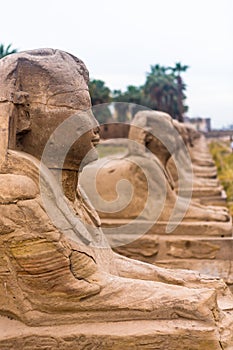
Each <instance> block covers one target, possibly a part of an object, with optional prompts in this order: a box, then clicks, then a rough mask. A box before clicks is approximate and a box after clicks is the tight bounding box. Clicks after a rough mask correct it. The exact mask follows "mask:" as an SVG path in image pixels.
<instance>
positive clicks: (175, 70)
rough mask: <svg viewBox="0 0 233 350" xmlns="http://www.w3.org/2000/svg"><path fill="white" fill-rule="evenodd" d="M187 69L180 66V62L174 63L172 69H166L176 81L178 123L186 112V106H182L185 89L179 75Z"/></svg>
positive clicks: (184, 66)
mask: <svg viewBox="0 0 233 350" xmlns="http://www.w3.org/2000/svg"><path fill="white" fill-rule="evenodd" d="M188 68H189V66H187V65H182V64H181V62H177V63H175V66H174V67H168V69H170V70H171V72H172V73H173V74H174V78H175V79H176V83H177V93H178V94H177V106H178V111H177V112H178V113H177V119H178V120H179V121H180V122H183V121H184V118H183V114H184V112H186V111H187V106H185V105H184V100H185V98H186V96H185V94H184V91H185V89H186V85H185V84H184V82H183V79H182V78H181V73H184V72H186V71H187V69H188Z"/></svg>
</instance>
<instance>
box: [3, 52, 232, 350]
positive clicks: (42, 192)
mask: <svg viewBox="0 0 233 350" xmlns="http://www.w3.org/2000/svg"><path fill="white" fill-rule="evenodd" d="M0 77H1V79H0V135H1V136H0V325H1V329H2V331H1V330H0V348H1V349H5V348H12V349H16V348H24V347H23V345H22V344H23V343H22V342H23V341H24V342H26V343H27V341H28V344H29V343H30V348H31V349H37V348H38V344H39V345H40V346H41V348H43V347H44V348H46V346H47V348H51V349H55V348H62V349H68V348H69V349H84V348H85V349H86V348H92V349H95V348H96V349H97V348H98V349H109V348H110V347H111V348H112V349H120V348H124V349H136V348H142V349H144V348H145V349H149V348H150V346H151V344H154V345H153V346H154V348H158V347H159V348H160V349H167V348H168V344H169V349H171V350H172V349H177V348H179V346H180V344H183V345H186V346H188V348H190V349H200V350H201V349H207V348H211V349H230V347H231V346H232V344H233V296H232V294H231V292H230V291H229V289H228V287H227V286H226V284H225V283H224V282H223V281H222V280H221V279H219V278H214V277H208V276H205V275H201V274H199V273H198V272H194V271H188V270H179V269H167V268H163V267H159V266H156V265H155V264H148V263H145V262H141V261H139V260H134V259H130V258H128V257H125V256H124V255H122V254H118V253H117V252H114V251H113V250H112V249H111V247H110V245H109V243H108V240H107V239H106V237H105V235H104V234H103V231H102V228H101V221H100V219H99V217H98V214H97V213H96V211H95V209H94V208H93V206H92V204H91V203H90V201H89V200H88V198H87V197H86V195H85V193H84V192H83V190H82V188H80V186H79V177H80V171H81V170H82V169H83V167H84V165H85V164H86V163H88V162H91V161H94V160H96V159H97V152H96V149H95V146H96V144H97V142H98V140H99V127H98V124H97V122H96V120H95V118H94V115H93V114H92V112H91V101H90V96H89V92H88V71H87V69H86V67H85V65H84V63H83V62H82V61H81V60H79V59H78V58H76V57H74V56H73V55H71V54H68V53H66V52H63V51H60V50H53V49H41V50H33V51H27V52H23V53H17V54H12V55H9V56H8V57H5V58H4V59H1V60H0ZM153 113H154V112H150V113H149V114H143V113H141V114H140V115H139V116H138V117H136V119H135V124H134V125H133V127H132V128H133V129H132V131H131V136H130V138H131V139H132V145H131V146H132V149H131V151H132V153H130V150H129V153H130V154H129V158H123V159H120V160H114V161H112V162H113V164H111V165H110V167H115V168H114V169H115V170H114V172H113V171H110V172H108V171H107V172H106V171H105V172H104V174H101V175H100V176H101V180H99V179H98V178H97V183H98V182H102V183H104V184H105V189H106V191H109V193H111V192H112V191H113V190H112V188H111V181H110V178H112V177H111V174H112V175H113V177H114V173H115V174H117V177H118V176H119V175H121V173H122V171H125V173H124V176H125V174H126V175H127V176H129V177H130V179H132V177H131V174H132V173H133V174H134V168H132V167H131V166H130V165H129V160H128V159H130V157H132V159H133V161H134V158H135V159H136V161H135V164H136V165H137V166H138V165H140V162H141V160H142V161H143V166H142V169H145V167H146V168H147V169H148V173H150V170H151V169H152V170H153V171H155V172H157V170H158V174H159V175H158V176H160V175H161V174H165V176H166V177H165V179H166V181H164V185H163V186H162V188H163V187H164V188H165V189H166V192H167V196H168V198H169V201H168V202H167V200H166V198H165V205H164V207H163V208H164V209H163V210H162V211H161V213H160V214H158V215H157V216H158V220H157V222H158V225H159V222H160V221H161V220H162V221H166V220H167V218H168V215H170V211H171V207H172V206H173V205H174V202H175V201H176V196H177V194H176V190H175V187H174V186H173V184H172V183H171V181H170V180H169V179H170V177H171V176H170V175H169V173H168V172H167V170H166V165H167V162H168V160H169V159H168V158H169V157H168V156H167V155H166V154H165V153H164V160H165V159H166V163H164V164H163V160H162V159H161V160H160V161H158V159H157V158H156V160H155V159H154V158H153V157H152V155H153V154H154V153H156V149H157V147H159V146H158V144H156V142H157V141H156V140H155V139H154V138H153V137H150V135H149V134H147V133H145V134H141V136H140V137H141V138H140V142H141V145H139V153H140V152H141V151H142V148H141V146H142V147H144V146H145V139H146V138H147V141H146V146H147V147H148V149H149V150H150V153H149V155H146V157H144V155H143V154H137V144H138V142H136V147H135V140H134V135H135V130H136V129H137V128H138V125H139V128H140V131H142V129H143V127H144V126H145V127H146V128H147V127H148V128H153V118H154V116H153ZM159 118H160V117H159ZM164 120H165V122H166V127H165V129H164V130H165V131H166V130H167V131H168V130H169V128H170V127H171V125H172V123H173V122H172V120H171V119H170V117H167V116H165V117H164ZM69 122H70V123H69ZM137 122H138V123H139V124H138V125H137ZM141 123H142V124H143V125H141ZM61 126H62V127H63V128H62V129H59V128H60V127H61ZM135 128H136V129H135ZM59 130H60V131H59ZM61 130H62V131H61ZM147 130H148V129H147ZM59 132H60V133H59ZM71 135H73V136H71ZM74 135H76V136H77V139H75V136H74ZM171 136H172V135H171ZM140 142H139V143H140ZM174 142H175V140H174V139H171V140H170V141H169V147H170V148H171V147H173V145H174ZM143 143H144V144H143ZM160 143H161V142H160ZM177 149H178V148H177ZM161 152H162V143H161ZM41 160H42V161H43V162H41ZM61 160H62V161H61ZM118 162H119V163H118ZM84 169H85V167H84ZM111 170H112V168H111ZM188 170H189V169H188ZM82 171H83V172H84V170H82ZM178 173H179V172H178ZM86 176H89V175H88V174H86ZM143 176H144V175H143V174H139V176H135V178H134V175H133V178H134V180H135V182H136V181H139V182H140V181H141V179H144V177H143ZM104 177H105V178H104ZM126 178H127V177H126ZM157 180H159V178H158V177H157V175H155V180H153V179H152V192H151V193H152V195H153V196H154V195H156V194H157V189H156V190H155V188H154V187H153V186H154V184H156V182H157ZM149 185H151V184H149ZM149 185H148V186H149ZM109 186H110V187H109ZM137 186H140V187H141V188H143V186H144V185H143V184H141V183H140V184H139V185H137ZM188 191H189V189H188ZM159 195H161V196H162V192H161V193H159ZM153 196H152V199H153ZM183 198H184V199H183V200H181V201H180V202H179V203H178V206H182V205H184V204H183V203H186V204H185V205H187V203H188V202H186V200H187V197H183ZM185 198H186V199H185ZM142 199H143V200H144V198H142ZM150 200H151V198H150ZM188 200H189V199H188ZM139 206H140V203H139ZM149 208H151V210H152V211H154V208H155V206H154V203H153V201H152V202H150V203H149ZM131 209H132V213H133V214H132V215H133V216H132V217H133V218H134V217H135V216H137V215H138V213H137V208H136V206H135V207H134V204H133V207H132V208H131ZM186 209H187V208H185V209H184V208H181V211H182V212H183V211H184V218H185V221H186V220H187V221H188V222H189V220H190V219H192V218H194V217H195V216H196V215H200V218H201V220H203V221H205V220H209V221H211V222H212V221H215V222H216V223H217V225H218V223H220V225H226V226H227V228H226V229H225V231H226V232H228V225H230V224H231V222H230V218H229V215H228V213H227V212H226V210H225V209H223V208H216V207H212V206H211V207H209V208H208V209H206V208H203V206H202V204H200V203H197V202H191V204H190V206H189V207H188V209H187V210H186ZM126 210H127V208H126ZM156 210H157V209H156ZM178 213H179V210H178ZM130 215H131V214H128V213H127V215H126V214H125V216H124V210H123V211H122V216H121V218H122V217H127V218H130ZM150 215H151V212H150V210H148V211H146V212H145V218H146V220H148V221H150V219H151V217H150ZM177 215H178V214H177ZM178 216H179V215H178ZM174 218H175V219H174V220H173V221H174V222H176V218H177V217H176V216H174ZM156 225H157V223H155V226H156ZM210 229H211V227H210ZM92 325H93V326H92ZM26 343H25V344H26ZM46 344H47V345H46ZM48 344H52V345H48ZM49 346H50V347H49ZM88 346H89V347H88ZM192 346H193V347H192Z"/></svg>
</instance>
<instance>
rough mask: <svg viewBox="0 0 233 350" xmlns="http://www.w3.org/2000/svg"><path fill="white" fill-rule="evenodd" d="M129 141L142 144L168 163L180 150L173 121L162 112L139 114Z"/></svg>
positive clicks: (132, 125) (135, 118) (133, 122)
mask: <svg viewBox="0 0 233 350" xmlns="http://www.w3.org/2000/svg"><path fill="white" fill-rule="evenodd" d="M129 139H130V140H134V141H136V142H137V143H138V144H142V145H144V146H145V147H146V149H148V150H149V151H150V152H152V153H153V154H155V155H156V156H157V157H158V158H160V159H161V160H162V159H164V160H165V161H167V160H168V159H169V158H170V157H171V155H172V154H174V153H175V152H176V151H177V150H178V148H179V138H178V133H177V131H176V129H175V128H174V124H173V119H172V118H171V116H170V115H169V114H167V113H164V112H160V111H141V112H138V113H137V114H136V115H135V117H134V119H133V121H132V124H131V126H130V131H129Z"/></svg>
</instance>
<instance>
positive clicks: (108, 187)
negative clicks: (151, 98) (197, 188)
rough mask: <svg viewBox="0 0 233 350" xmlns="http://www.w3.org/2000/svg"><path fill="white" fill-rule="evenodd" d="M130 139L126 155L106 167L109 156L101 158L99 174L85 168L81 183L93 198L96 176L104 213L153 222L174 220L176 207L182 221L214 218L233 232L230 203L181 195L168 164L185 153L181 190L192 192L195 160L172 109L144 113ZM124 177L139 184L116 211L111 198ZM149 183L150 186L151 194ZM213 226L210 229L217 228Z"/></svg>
mask: <svg viewBox="0 0 233 350" xmlns="http://www.w3.org/2000/svg"><path fill="white" fill-rule="evenodd" d="M153 132H156V133H157V135H160V136H161V135H163V137H164V140H165V141H164V142H167V144H169V148H170V149H168V147H167V145H165V144H164V143H163V142H162V141H160V140H159V138H158V137H155V136H154V135H153ZM129 141H132V142H130V143H129V147H128V153H127V154H126V155H125V156H123V157H121V158H120V159H119V158H117V159H112V158H110V159H107V160H106V162H104V165H103V166H101V165H102V164H103V161H101V162H100V165H99V166H98V164H97V163H96V164H95V167H96V173H94V172H93V168H92V167H90V168H86V169H85V170H84V172H83V176H82V178H81V183H82V185H83V187H84V188H85V190H86V192H87V194H88V195H89V197H90V198H91V197H93V195H92V192H93V188H92V186H90V181H92V182H94V180H96V187H97V191H98V193H99V195H100V196H99V197H100V199H101V197H102V198H103V199H105V200H106V201H107V202H106V211H105V210H103V211H101V210H98V211H99V214H100V217H101V218H104V219H109V220H110V219H134V218H137V217H140V218H141V219H142V220H151V221H152V220H154V219H155V217H156V220H157V223H158V222H168V221H169V218H170V217H171V214H172V211H173V209H174V208H175V207H176V209H177V212H179V211H180V212H182V213H184V215H183V217H182V223H184V222H189V223H190V222H203V223H205V222H213V223H214V225H213V227H214V230H216V227H218V229H219V231H222V229H223V227H224V226H225V228H226V231H227V232H228V233H229V234H231V233H232V224H231V219H230V216H229V213H228V211H227V209H226V208H225V207H215V206H204V205H201V204H200V203H197V202H196V201H192V200H191V201H190V203H187V201H186V200H185V199H183V198H182V196H178V195H177V193H176V191H175V183H174V179H173V177H172V174H171V173H170V171H169V168H167V163H168V161H169V159H170V158H171V156H172V154H173V155H175V154H176V155H180V154H181V156H180V157H179V160H178V161H177V162H176V168H177V169H178V170H179V173H178V175H179V187H180V192H181V194H182V193H183V192H185V191H187V192H188V193H189V194H190V196H191V194H192V193H191V191H192V178H193V177H192V160H191V159H190V160H187V157H188V152H186V153H184V152H183V151H184V147H185V145H184V143H182V139H181V137H180V135H179V133H178V132H176V130H175V127H174V124H173V120H172V118H171V117H170V116H169V115H168V114H166V113H163V112H157V111H140V112H138V113H137V114H136V115H135V117H134V119H133V121H132V124H131V127H130V131H129ZM139 146H140V147H139ZM144 170H145V171H147V174H148V176H145V175H143V171H144ZM90 178H91V180H90ZM103 178H105V179H106V182H105V181H104V182H103V181H102V179H103ZM122 179H126V180H128V181H129V182H131V183H132V185H133V188H134V194H133V197H132V200H131V201H130V203H129V204H128V205H126V206H124V207H123V204H122V202H124V203H126V200H122V202H121V201H119V208H122V207H123V208H122V209H120V210H114V211H113V212H110V211H109V210H108V208H109V203H108V201H114V199H115V198H116V185H117V183H118V182H119V181H120V180H122ZM194 181H195V180H194ZM148 184H149V186H150V195H149V196H148ZM152 192H153V194H152ZM165 193H166V198H165V196H164V194H165ZM121 194H122V197H124V196H128V193H127V192H126V191H125V192H123V193H121ZM96 197H97V196H96ZM147 197H149V198H147ZM91 199H92V201H93V203H95V205H94V206H95V207H97V208H98V204H97V205H96V203H97V201H98V198H91ZM146 201H150V204H148V206H147V210H144V211H143V208H144V206H145V203H146ZM161 207H162V210H161ZM182 223H181V224H182ZM210 226H211V225H209V227H208V230H209V232H210V233H211V227H210ZM183 234H185V232H183Z"/></svg>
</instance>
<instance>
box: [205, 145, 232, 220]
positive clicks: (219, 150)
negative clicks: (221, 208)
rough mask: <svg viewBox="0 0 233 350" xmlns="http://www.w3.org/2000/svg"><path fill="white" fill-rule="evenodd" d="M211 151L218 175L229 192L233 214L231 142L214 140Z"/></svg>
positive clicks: (228, 199) (230, 207) (228, 198)
mask: <svg viewBox="0 0 233 350" xmlns="http://www.w3.org/2000/svg"><path fill="white" fill-rule="evenodd" d="M209 147H210V152H211V154H212V156H213V159H214V161H215V164H216V166H217V170H218V177H219V180H220V182H221V184H222V185H223V187H224V189H225V191H226V194H227V203H228V207H229V209H230V212H231V215H232V216H233V153H232V152H231V150H230V148H229V142H223V141H212V142H211V143H210V146H209Z"/></svg>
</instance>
